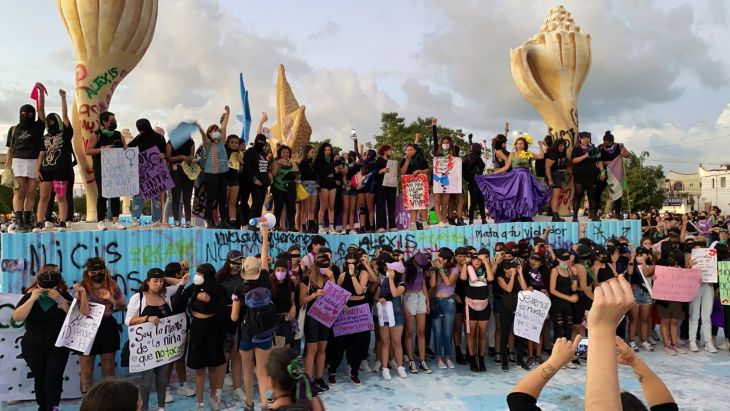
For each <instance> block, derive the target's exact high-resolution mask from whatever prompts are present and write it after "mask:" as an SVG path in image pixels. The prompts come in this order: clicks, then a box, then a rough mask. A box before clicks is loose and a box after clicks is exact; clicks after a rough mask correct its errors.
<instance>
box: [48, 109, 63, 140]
mask: <svg viewBox="0 0 730 411" xmlns="http://www.w3.org/2000/svg"><path fill="white" fill-rule="evenodd" d="M60 120H61V119H60V117H59V116H58V114H56V113H51V114H49V115H47V116H46V129H47V130H48V134H50V135H56V134H58V133H59V132H61V130H63V128H62V127H61V121H60Z"/></svg>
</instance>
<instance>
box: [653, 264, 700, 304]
mask: <svg viewBox="0 0 730 411" xmlns="http://www.w3.org/2000/svg"><path fill="white" fill-rule="evenodd" d="M701 282H702V272H701V271H700V270H694V269H690V268H674V267H664V266H661V265H658V266H656V271H655V272H654V285H653V286H652V292H653V293H654V294H652V298H654V299H657V300H665V301H679V302H683V303H687V302H690V301H692V300H694V298H695V297H696V296H697V293H698V292H699V291H700V283H701Z"/></svg>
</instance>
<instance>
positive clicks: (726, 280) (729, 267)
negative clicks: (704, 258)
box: [717, 261, 730, 305]
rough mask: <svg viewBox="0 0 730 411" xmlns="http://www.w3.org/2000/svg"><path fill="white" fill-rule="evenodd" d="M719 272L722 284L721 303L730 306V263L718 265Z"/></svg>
mask: <svg viewBox="0 0 730 411" xmlns="http://www.w3.org/2000/svg"><path fill="white" fill-rule="evenodd" d="M717 272H718V277H719V283H720V302H721V303H722V305H730V261H720V262H718V263H717Z"/></svg>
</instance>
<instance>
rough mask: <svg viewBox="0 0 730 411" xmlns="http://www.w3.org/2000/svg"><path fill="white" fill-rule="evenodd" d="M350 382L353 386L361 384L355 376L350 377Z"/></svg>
mask: <svg viewBox="0 0 730 411" xmlns="http://www.w3.org/2000/svg"><path fill="white" fill-rule="evenodd" d="M350 381H352V383H353V384H355V385H360V384H362V381H360V378H359V377H358V376H357V375H351V376H350Z"/></svg>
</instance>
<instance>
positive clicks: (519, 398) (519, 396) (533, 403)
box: [507, 392, 679, 411]
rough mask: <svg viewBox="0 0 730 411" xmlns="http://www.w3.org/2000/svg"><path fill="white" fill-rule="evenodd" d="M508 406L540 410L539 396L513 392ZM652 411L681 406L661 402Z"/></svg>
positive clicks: (514, 409)
mask: <svg viewBox="0 0 730 411" xmlns="http://www.w3.org/2000/svg"><path fill="white" fill-rule="evenodd" d="M507 406H509V409H510V411H540V410H541V408H540V407H538V406H537V398H535V397H533V396H532V395H530V394H525V393H524V392H511V393H509V395H507ZM650 410H651V411H677V410H679V407H677V404H675V403H668V404H659V405H655V406H653V407H651V408H650Z"/></svg>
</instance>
